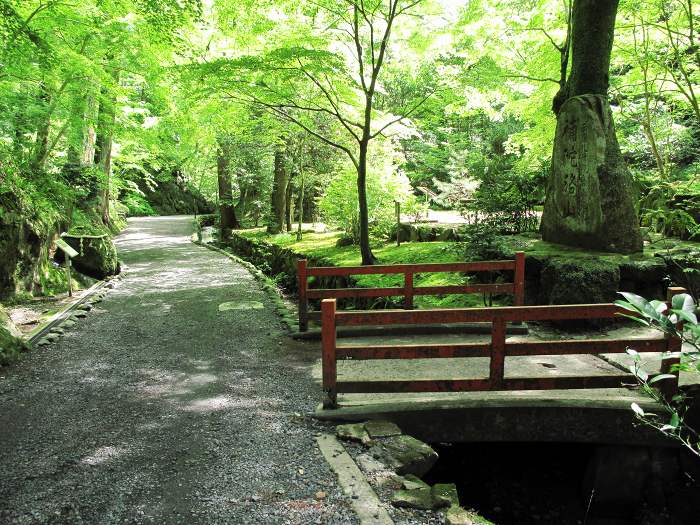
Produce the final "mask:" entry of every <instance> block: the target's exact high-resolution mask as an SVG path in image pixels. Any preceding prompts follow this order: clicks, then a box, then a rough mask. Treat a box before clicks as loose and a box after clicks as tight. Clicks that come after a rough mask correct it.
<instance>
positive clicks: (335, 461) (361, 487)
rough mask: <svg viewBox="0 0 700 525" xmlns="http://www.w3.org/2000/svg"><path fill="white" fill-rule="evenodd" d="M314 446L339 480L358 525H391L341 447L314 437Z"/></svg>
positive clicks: (325, 438)
mask: <svg viewBox="0 0 700 525" xmlns="http://www.w3.org/2000/svg"><path fill="white" fill-rule="evenodd" d="M316 443H317V445H318V448H319V450H320V451H321V454H322V455H323V457H324V458H325V459H326V462H327V463H328V465H329V466H330V467H331V470H332V471H333V472H334V473H335V474H336V476H337V477H338V483H339V484H340V486H341V488H342V489H343V492H345V494H346V495H347V496H349V497H350V505H351V506H352V509H353V510H354V511H355V514H356V515H357V517H358V519H359V520H360V525H394V520H392V519H391V516H389V513H388V512H387V511H386V509H385V508H384V507H383V506H382V503H381V501H380V500H379V496H377V494H376V492H374V489H373V488H372V487H371V485H370V484H369V482H368V481H367V479H366V478H365V476H364V474H363V473H362V471H361V470H360V468H359V467H358V466H357V464H356V463H355V460H354V459H352V457H351V456H350V454H348V452H347V451H346V450H345V447H344V446H343V444H342V443H341V442H340V441H338V440H337V439H336V437H335V436H334V435H332V434H321V435H320V436H317V437H316Z"/></svg>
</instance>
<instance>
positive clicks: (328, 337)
mask: <svg viewBox="0 0 700 525" xmlns="http://www.w3.org/2000/svg"><path fill="white" fill-rule="evenodd" d="M335 342H336V331H335V299H324V300H323V301H321V365H322V368H323V391H324V392H325V394H326V397H325V399H324V400H323V408H338V399H337V398H338V391H337V388H336V378H337V369H336V359H335Z"/></svg>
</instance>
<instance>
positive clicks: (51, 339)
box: [43, 332, 59, 343]
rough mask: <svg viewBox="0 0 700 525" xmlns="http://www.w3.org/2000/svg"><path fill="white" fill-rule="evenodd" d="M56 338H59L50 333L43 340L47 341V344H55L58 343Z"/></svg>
mask: <svg viewBox="0 0 700 525" xmlns="http://www.w3.org/2000/svg"><path fill="white" fill-rule="evenodd" d="M58 338H59V336H58V334H56V333H54V332H51V333H50V334H48V335H46V336H45V337H43V339H44V340H46V341H48V342H49V343H55V342H56V341H58Z"/></svg>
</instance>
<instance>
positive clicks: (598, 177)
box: [540, 94, 642, 253]
mask: <svg viewBox="0 0 700 525" xmlns="http://www.w3.org/2000/svg"><path fill="white" fill-rule="evenodd" d="M634 195H635V191H634V187H633V182H632V177H631V175H630V173H629V170H628V169H627V167H626V166H625V163H624V160H623V158H622V154H621V153H620V146H619V144H618V142H617V137H616V135H615V127H614V123H613V117H612V111H611V110H610V103H609V102H608V100H607V97H605V96H601V95H592V94H591V95H581V96H575V97H571V98H569V99H568V100H566V102H564V103H563V104H562V106H561V109H560V111H559V114H558V116H557V129H556V133H555V139H554V151H553V153H552V172H551V174H550V176H549V178H548V181H547V198H546V201H545V206H544V211H543V214H542V223H541V227H540V230H541V232H542V238H543V239H544V240H546V241H550V242H556V243H561V244H566V245H568V246H577V247H582V248H592V249H595V250H600V251H606V252H619V253H632V252H640V251H642V236H641V232H640V230H639V222H638V220H637V213H636V211H635V204H636V203H635V201H634V199H635V197H634Z"/></svg>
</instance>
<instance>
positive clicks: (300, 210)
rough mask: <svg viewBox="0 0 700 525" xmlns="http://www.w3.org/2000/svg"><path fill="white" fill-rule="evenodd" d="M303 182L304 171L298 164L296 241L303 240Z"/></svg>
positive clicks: (300, 164)
mask: <svg viewBox="0 0 700 525" xmlns="http://www.w3.org/2000/svg"><path fill="white" fill-rule="evenodd" d="M304 182H305V181H304V170H303V168H302V163H301V162H299V204H298V205H297V213H298V215H299V223H298V225H297V241H301V240H302V238H303V233H302V231H301V227H302V223H303V222H304Z"/></svg>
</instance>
